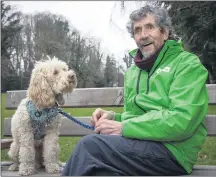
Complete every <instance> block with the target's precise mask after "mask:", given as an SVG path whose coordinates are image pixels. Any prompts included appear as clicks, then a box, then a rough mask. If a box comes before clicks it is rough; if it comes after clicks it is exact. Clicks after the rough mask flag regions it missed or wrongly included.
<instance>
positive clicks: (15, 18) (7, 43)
mask: <svg viewBox="0 0 216 177" xmlns="http://www.w3.org/2000/svg"><path fill="white" fill-rule="evenodd" d="M20 15H21V13H20V12H18V11H14V10H13V9H12V7H11V6H10V5H6V4H5V2H4V1H1V59H2V60H1V72H2V73H4V74H2V75H1V76H2V91H5V90H7V89H12V87H13V88H14V87H15V88H17V89H18V87H19V86H18V85H19V84H18V83H17V81H16V80H17V74H16V70H15V68H14V65H13V63H12V61H11V57H12V55H15V51H14V50H15V46H14V43H13V42H14V37H15V36H16V35H17V33H19V32H20V30H21V28H22V26H21V25H20Z"/></svg>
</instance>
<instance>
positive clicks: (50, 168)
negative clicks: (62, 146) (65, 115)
mask: <svg viewBox="0 0 216 177" xmlns="http://www.w3.org/2000/svg"><path fill="white" fill-rule="evenodd" d="M58 130H59V123H58V122H53V123H52V125H50V126H49V127H47V132H46V136H45V137H44V143H43V156H44V165H45V169H46V171H47V172H48V173H59V172H60V166H59V161H58V156H59V144H58V140H59V136H58V135H59V133H58Z"/></svg>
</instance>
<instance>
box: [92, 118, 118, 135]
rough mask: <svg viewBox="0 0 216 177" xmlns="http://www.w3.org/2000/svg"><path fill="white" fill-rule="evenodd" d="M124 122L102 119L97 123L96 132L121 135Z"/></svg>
mask: <svg viewBox="0 0 216 177" xmlns="http://www.w3.org/2000/svg"><path fill="white" fill-rule="evenodd" d="M121 129H122V123H121V122H117V121H113V120H108V119H100V120H99V121H98V122H97V123H96V125H95V132H96V133H101V134H106V135H121Z"/></svg>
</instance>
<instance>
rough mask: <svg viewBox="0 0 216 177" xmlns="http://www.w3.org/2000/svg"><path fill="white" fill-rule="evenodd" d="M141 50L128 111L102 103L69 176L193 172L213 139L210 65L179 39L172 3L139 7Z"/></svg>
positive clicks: (135, 17)
mask: <svg viewBox="0 0 216 177" xmlns="http://www.w3.org/2000/svg"><path fill="white" fill-rule="evenodd" d="M127 29H128V31H129V33H130V34H131V36H132V37H133V38H134V40H135V42H136V44H137V47H138V48H137V49H135V50H132V51H131V52H130V55H131V57H133V58H134V63H135V64H134V65H132V66H131V67H130V68H129V69H128V70H127V72H126V73H125V76H124V111H123V113H121V114H118V113H114V112H111V111H106V110H103V109H100V108H98V109H96V110H95V111H94V112H93V114H92V118H91V121H92V124H93V125H95V132H96V133H97V134H92V135H88V136H85V137H83V138H82V139H81V140H80V141H79V143H78V144H77V146H76V147H75V149H74V151H73V153H72V155H71V157H70V159H69V160H68V162H67V163H66V166H65V168H64V170H63V173H62V175H65V176H73V175H75V176H80V175H84V176H88V175H92V176H96V175H109V176H115V175H121V176H124V175H127V176H133V175H135V176H139V175H142V176H143V175H154V176H156V175H173V176H174V175H186V174H190V173H191V172H192V168H193V166H194V164H195V162H196V160H197V153H198V152H199V151H200V149H201V147H202V144H203V142H204V140H205V137H206V128H205V125H204V118H205V115H206V113H207V107H208V94H207V89H206V85H205V83H206V79H207V76H208V72H207V70H206V69H205V68H204V67H203V65H202V64H201V63H200V60H199V58H198V57H197V56H196V55H194V54H192V53H189V52H187V51H185V50H184V48H183V46H182V42H181V41H180V40H178V39H176V36H175V35H174V30H173V28H172V26H171V20H170V17H169V16H168V13H167V11H166V9H164V8H161V7H155V6H154V7H151V6H149V5H146V6H144V7H142V8H140V9H139V10H136V11H134V12H132V14H131V15H130V20H129V22H128V24H127Z"/></svg>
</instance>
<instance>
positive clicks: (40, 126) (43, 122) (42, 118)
mask: <svg viewBox="0 0 216 177" xmlns="http://www.w3.org/2000/svg"><path fill="white" fill-rule="evenodd" d="M26 108H27V111H28V113H29V115H30V120H31V124H32V128H33V134H34V139H35V140H40V139H42V138H43V137H44V136H45V127H46V126H47V125H48V124H49V123H50V122H51V121H52V120H54V118H55V117H56V116H57V114H58V113H60V114H62V115H64V116H65V117H67V118H68V119H70V120H72V121H73V122H75V123H77V124H79V125H81V126H82V127H84V128H87V129H90V130H94V126H90V125H87V124H85V123H83V122H81V121H79V120H77V119H76V118H74V117H72V116H70V115H69V114H67V113H65V112H63V111H62V110H61V109H59V108H58V104H57V103H56V104H55V106H54V107H52V108H45V109H42V110H38V109H37V108H36V107H35V105H34V104H33V103H32V101H28V102H27V103H26Z"/></svg>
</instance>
